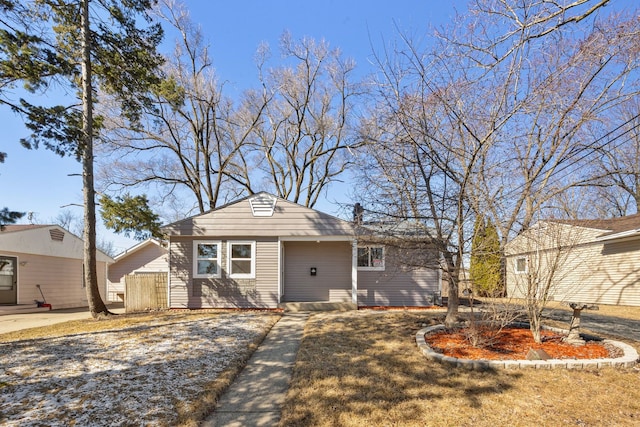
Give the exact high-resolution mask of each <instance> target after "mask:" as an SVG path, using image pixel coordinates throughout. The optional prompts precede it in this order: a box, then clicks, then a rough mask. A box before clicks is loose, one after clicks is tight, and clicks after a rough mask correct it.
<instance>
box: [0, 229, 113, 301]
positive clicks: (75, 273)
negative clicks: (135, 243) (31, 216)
mask: <svg viewBox="0 0 640 427" xmlns="http://www.w3.org/2000/svg"><path fill="white" fill-rule="evenodd" d="M83 246H84V245H83V241H82V239H80V238H79V237H77V236H74V235H73V234H71V233H70V232H69V231H67V230H65V229H64V228H62V227H59V226H57V225H6V226H4V227H3V229H2V231H0V304H34V301H35V300H38V301H42V300H43V297H42V295H41V293H40V291H42V294H44V299H46V302H47V303H48V304H51V305H52V306H53V308H71V307H86V306H87V305H88V301H87V295H86V289H85V286H84V275H83ZM97 259H98V264H97V269H98V288H99V290H100V294H101V296H102V298H104V297H105V294H106V283H107V265H108V264H109V263H111V262H113V259H112V258H111V257H109V256H108V255H106V254H104V253H102V252H100V251H97ZM37 285H40V287H39V288H38V286H37Z"/></svg>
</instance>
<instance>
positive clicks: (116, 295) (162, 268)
mask: <svg viewBox="0 0 640 427" xmlns="http://www.w3.org/2000/svg"><path fill="white" fill-rule="evenodd" d="M114 260H115V261H114V263H113V264H111V265H110V266H109V274H108V281H107V299H108V301H111V302H123V301H124V293H125V277H126V275H128V274H141V273H163V274H168V273H169V250H168V249H167V244H166V242H163V241H161V240H158V239H153V238H151V239H147V240H145V241H143V242H140V243H138V244H137V245H135V246H133V247H131V248H129V249H127V250H126V251H125V252H122V253H121V254H119V255H116V257H115V258H114Z"/></svg>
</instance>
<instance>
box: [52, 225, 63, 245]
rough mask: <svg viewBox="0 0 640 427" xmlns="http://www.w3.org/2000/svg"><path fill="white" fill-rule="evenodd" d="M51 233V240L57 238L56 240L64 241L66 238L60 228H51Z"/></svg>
mask: <svg viewBox="0 0 640 427" xmlns="http://www.w3.org/2000/svg"><path fill="white" fill-rule="evenodd" d="M49 235H50V236H51V240H55V241H56V242H62V240H63V239H64V231H61V230H58V229H57V228H52V229H50V230H49Z"/></svg>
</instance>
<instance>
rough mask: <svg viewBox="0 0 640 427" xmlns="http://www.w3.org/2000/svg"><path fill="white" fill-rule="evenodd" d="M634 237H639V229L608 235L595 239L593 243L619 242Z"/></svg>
mask: <svg viewBox="0 0 640 427" xmlns="http://www.w3.org/2000/svg"><path fill="white" fill-rule="evenodd" d="M635 237H640V229H635V230H628V231H623V232H620V233H616V234H609V235H607V236H600V237H596V239H595V241H596V242H608V241H612V240H621V239H628V238H635Z"/></svg>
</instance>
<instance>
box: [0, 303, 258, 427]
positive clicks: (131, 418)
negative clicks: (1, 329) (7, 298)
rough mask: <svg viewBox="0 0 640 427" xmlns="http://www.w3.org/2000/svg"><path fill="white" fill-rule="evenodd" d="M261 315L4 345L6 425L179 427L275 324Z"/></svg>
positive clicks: (0, 370) (2, 418) (1, 373)
mask: <svg viewBox="0 0 640 427" xmlns="http://www.w3.org/2000/svg"><path fill="white" fill-rule="evenodd" d="M269 324H270V323H269V321H268V319H267V317H266V316H263V315H261V314H260V313H233V314H222V315H218V316H212V317H211V318H204V319H194V320H184V321H177V322H171V323H169V324H153V323H149V324H146V325H145V326H137V327H133V328H127V329H124V330H122V331H113V330H110V331H104V332H95V333H90V334H79V335H72V336H67V337H60V338H51V339H45V340H37V342H36V341H18V342H10V343H4V344H0V408H2V409H1V411H0V424H2V425H3V426H20V427H27V426H42V425H48V426H68V425H79V426H88V425H96V424H97V425H103V426H125V425H173V424H175V423H176V420H177V410H176V406H177V405H180V404H181V403H189V402H191V401H193V399H195V398H197V396H199V395H200V394H201V393H202V392H203V390H204V388H205V385H206V384H207V383H210V382H211V381H213V380H215V379H216V378H217V376H218V375H219V374H220V372H222V371H223V370H224V369H225V368H227V367H228V366H229V365H230V363H231V362H233V361H234V360H235V359H236V358H237V355H238V353H241V352H244V351H245V350H246V348H247V347H248V346H249V344H250V343H252V342H254V341H255V339H256V338H257V337H258V336H259V335H261V334H262V333H263V332H264V331H265V329H266V328H268V326H269Z"/></svg>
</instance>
